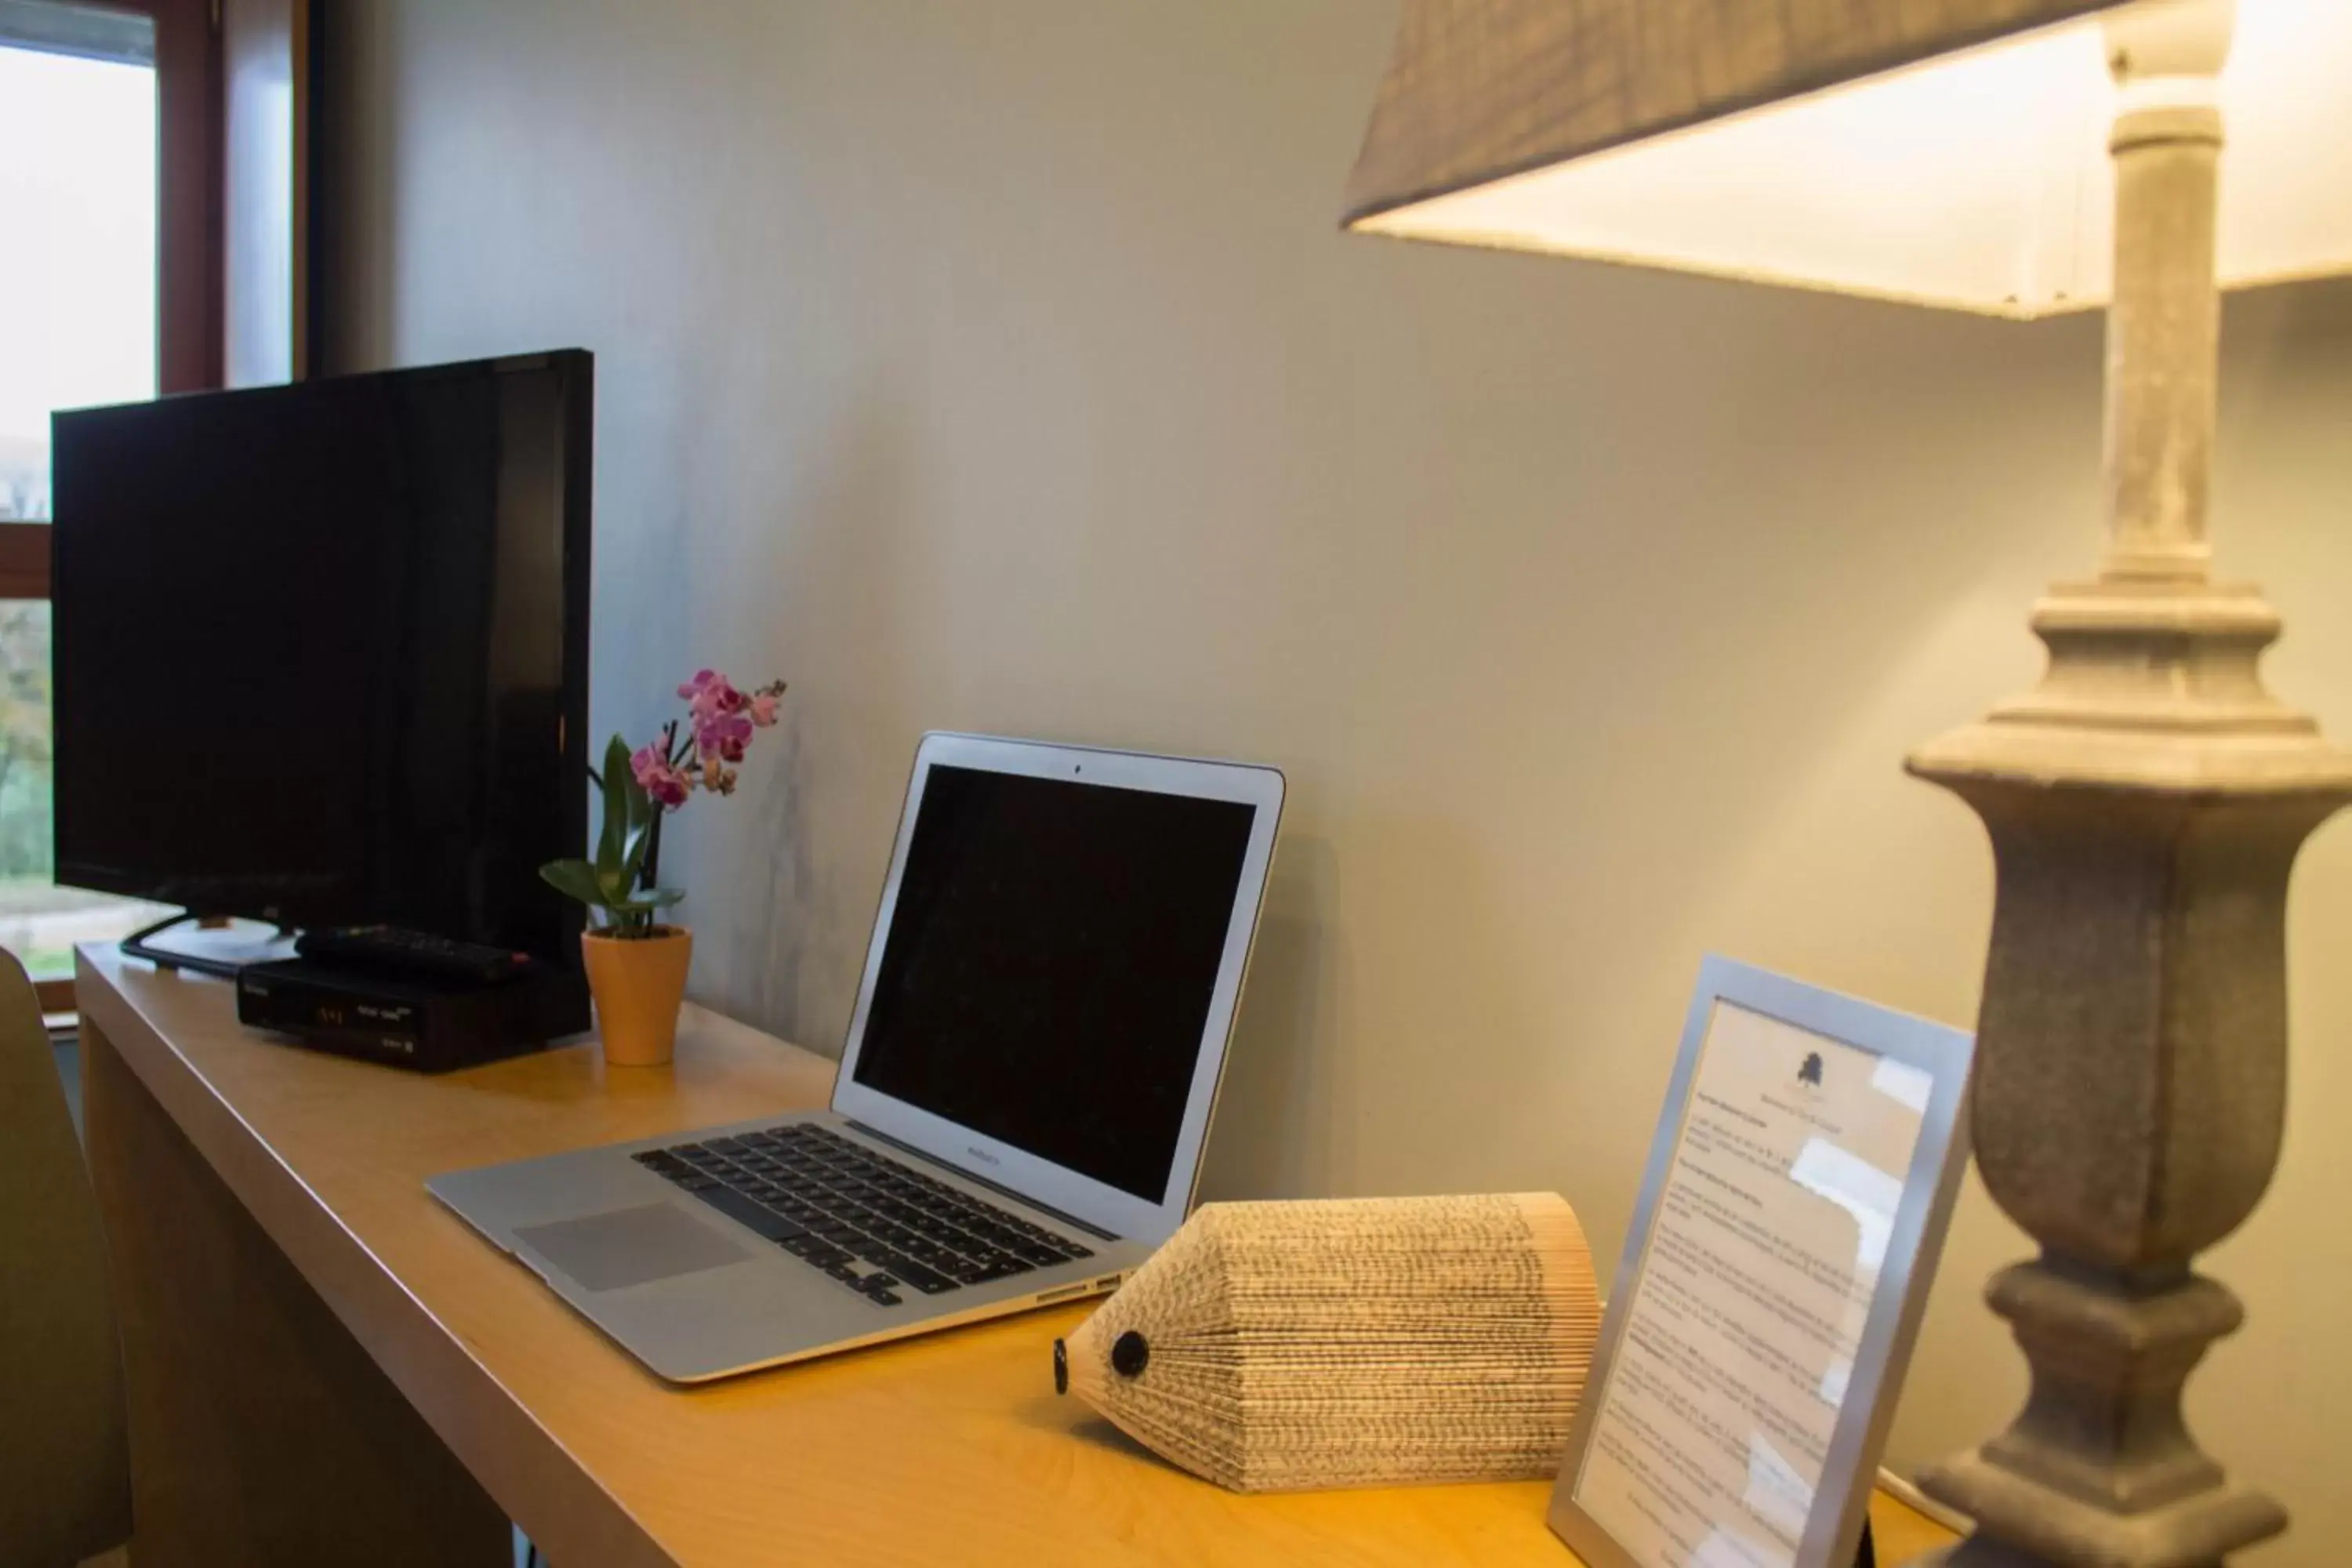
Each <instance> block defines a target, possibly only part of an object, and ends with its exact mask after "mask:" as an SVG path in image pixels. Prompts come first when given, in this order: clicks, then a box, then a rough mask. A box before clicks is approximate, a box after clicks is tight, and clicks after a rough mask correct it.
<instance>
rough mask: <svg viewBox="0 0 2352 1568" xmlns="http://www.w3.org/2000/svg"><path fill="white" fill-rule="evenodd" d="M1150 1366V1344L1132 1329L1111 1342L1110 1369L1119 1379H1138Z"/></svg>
mask: <svg viewBox="0 0 2352 1568" xmlns="http://www.w3.org/2000/svg"><path fill="white" fill-rule="evenodd" d="M1150 1364H1151V1342H1150V1341H1149V1340H1147V1339H1145V1338H1144V1337H1143V1336H1142V1335H1141V1334H1139V1333H1137V1332H1136V1331H1134V1330H1133V1329H1129V1330H1128V1331H1127V1332H1125V1333H1123V1334H1121V1335H1119V1336H1118V1339H1116V1340H1114V1341H1113V1342H1111V1347H1110V1369H1111V1371H1113V1372H1115V1373H1118V1375H1119V1376H1121V1377H1140V1376H1141V1375H1142V1374H1143V1369H1144V1368H1145V1367H1147V1366H1149V1365H1150Z"/></svg>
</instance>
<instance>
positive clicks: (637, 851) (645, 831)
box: [621, 822, 654, 888]
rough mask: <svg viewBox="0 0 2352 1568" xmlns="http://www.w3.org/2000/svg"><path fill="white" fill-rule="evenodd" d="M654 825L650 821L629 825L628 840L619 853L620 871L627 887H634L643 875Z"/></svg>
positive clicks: (652, 838) (652, 837) (651, 844)
mask: <svg viewBox="0 0 2352 1568" xmlns="http://www.w3.org/2000/svg"><path fill="white" fill-rule="evenodd" d="M653 842H654V827H653V824H652V823H650V822H635V823H631V824H630V825H629V842H628V845H627V847H625V849H624V850H623V852H622V855H621V872H622V875H623V876H624V877H625V879H627V885H628V886H629V887H632V888H634V887H635V886H636V885H637V881H638V879H640V878H641V877H643V876H644V875H645V869H646V851H647V850H649V849H651V848H652V847H653Z"/></svg>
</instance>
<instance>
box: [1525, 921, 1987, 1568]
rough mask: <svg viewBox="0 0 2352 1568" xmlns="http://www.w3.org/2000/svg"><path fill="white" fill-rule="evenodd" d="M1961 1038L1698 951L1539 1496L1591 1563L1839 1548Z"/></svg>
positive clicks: (1955, 1087)
mask: <svg viewBox="0 0 2352 1568" xmlns="http://www.w3.org/2000/svg"><path fill="white" fill-rule="evenodd" d="M1973 1047H1974V1040H1973V1038H1972V1037H1970V1036H1969V1035H1966V1034H1963V1033H1961V1032H1960V1031H1958V1030H1956V1029H1950V1028H1947V1027H1945V1026H1942V1025H1940V1024H1931V1023H1928V1022H1927V1021H1926V1020H1925V1019H1920V1018H1914V1017H1910V1016H1906V1015H1904V1014H1900V1013H1892V1012H1888V1011H1886V1010H1885V1009H1884V1008H1881V1007H1874V1006H1872V1005H1869V1004H1868V1003H1864V1002H1857V1001H1854V1000H1853V999H1852V998H1851V997H1846V996H1840V995H1836V994H1832V993H1830V992H1825V991H1817V990H1815V989H1813V988H1812V987H1811V986H1808V985H1802V984H1798V983H1797V982H1795V981H1793V980H1789V979H1785V978H1783V977H1781V976H1780V975H1776V974H1769V973H1764V972H1763V971H1761V970H1756V969H1750V968H1748V967H1747V966H1745V965H1743V964H1738V963H1731V962H1729V961H1728V960H1725V959H1720V958H1710V959H1708V960H1707V961H1706V966H1705V967H1704V968H1703V969H1702V970H1701V971H1700V973H1699V982H1698V992H1697V994H1696V995H1695V996H1694V997H1693V998H1692V1000H1691V1008H1690V1016H1689V1021H1688V1022H1687V1023H1686V1024H1685V1026H1684V1030H1683V1043H1682V1052H1681V1055H1680V1056H1679V1057H1678V1058H1676V1060H1675V1075H1674V1082H1673V1087H1672V1088H1671V1089H1669V1090H1668V1092H1667V1095H1666V1108H1665V1113H1664V1115H1663V1116H1662V1117H1661V1118H1660V1119H1659V1121H1658V1133H1657V1137H1656V1139H1655V1141H1654V1142H1653V1143H1652V1145H1651V1149H1650V1163H1649V1166H1648V1169H1647V1171H1646V1172H1645V1173H1643V1178H1642V1195H1641V1201H1640V1203H1639V1205H1637V1207H1636V1208H1635V1210H1634V1214H1633V1229H1632V1231H1631V1233H1630V1234H1629V1235H1628V1236H1627V1237H1626V1242H1625V1252H1624V1257H1623V1258H1622V1261H1621V1262H1620V1263H1619V1264H1618V1266H1617V1278H1616V1282H1615V1288H1614V1290H1613V1291H1612V1296H1611V1299H1610V1302H1609V1310H1608V1315H1607V1317H1606V1319H1605V1320H1604V1321H1603V1323H1602V1325H1601V1344H1600V1349H1599V1352H1598V1353H1597V1354H1596V1355H1595V1357H1594V1359H1593V1363H1592V1371H1591V1377H1590V1378H1589V1379H1588V1380H1587V1382H1586V1384H1585V1394H1584V1399H1583V1402H1582V1403H1581V1405H1580V1406H1579V1407H1578V1409H1577V1412H1576V1419H1575V1422H1574V1425H1573V1426H1571V1428H1570V1434H1569V1443H1568V1456H1567V1458H1566V1459H1565V1461H1564V1462H1563V1463H1562V1465H1561V1468H1560V1475H1559V1488H1558V1489H1557V1490H1555V1491H1554V1492H1553V1494H1552V1505H1551V1524H1552V1528H1553V1530H1555V1531H1558V1532H1559V1535H1560V1537H1561V1538H1562V1539H1563V1540H1565V1541H1566V1542H1568V1543H1569V1545H1570V1546H1571V1547H1573V1548H1574V1549H1575V1550H1576V1552H1577V1553H1578V1554H1579V1555H1580V1556H1581V1557H1582V1558H1583V1559H1584V1560H1585V1562H1586V1563H1590V1564H1591V1568H1850V1564H1852V1563H1853V1558H1854V1551H1855V1546H1856V1542H1857V1541H1858V1540H1859V1538H1860V1535H1861V1532H1862V1527H1863V1521H1864V1516H1865V1511H1866V1510H1867V1507H1868V1504H1869V1500H1870V1489H1871V1483H1872V1481H1873V1479H1874V1477H1875V1476H1876V1473H1877V1464H1878V1453H1879V1447H1880V1444H1881V1443H1882V1442H1883V1440H1884V1439H1885V1432H1886V1422H1887V1419H1888V1417H1889V1416H1890V1415H1892V1414H1893V1412H1894V1397H1893V1395H1894V1393H1895V1389H1896V1387H1897V1386H1898V1385H1899V1384H1900V1382H1901V1379H1902V1373H1903V1367H1904V1364H1905V1363H1906V1360H1907V1358H1908V1357H1909V1355H1910V1352H1911V1342H1912V1337H1913V1335H1914V1334H1915V1333H1916V1331H1917V1329H1918V1326H1919V1314H1920V1311H1921V1310H1922V1308H1923V1307H1924V1306H1925V1305H1926V1298H1927V1282H1928V1280H1929V1279H1930V1277H1931V1276H1932V1275H1933V1273H1934V1271H1935V1262H1936V1257H1937V1252H1938V1250H1939V1249H1940V1248H1941V1247H1942V1246H1943V1240H1944V1227H1945V1225H1946V1223H1947V1222H1948V1220H1949V1219H1950V1217H1951V1212H1952V1200H1953V1197H1954V1195H1955V1194H1957V1193H1958V1190H1959V1179H1960V1173H1961V1171H1962V1169H1963V1168H1964V1167H1965V1166H1966V1164H1967V1150H1966V1148H1965V1146H1964V1142H1963V1138H1962V1132H1961V1126H1962V1119H1961V1114H1960V1112H1961V1107H1962V1104H1963V1102H1964V1101H1965V1100H1966V1098H1967V1090H1968V1073H1969V1057H1970V1054H1971V1052H1972V1050H1973Z"/></svg>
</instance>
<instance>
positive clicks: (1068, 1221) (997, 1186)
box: [842, 1116, 1127, 1241]
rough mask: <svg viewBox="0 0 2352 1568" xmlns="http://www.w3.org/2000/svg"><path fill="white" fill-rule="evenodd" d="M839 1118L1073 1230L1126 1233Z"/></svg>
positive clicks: (1101, 1235) (1104, 1235) (1107, 1235)
mask: <svg viewBox="0 0 2352 1568" xmlns="http://www.w3.org/2000/svg"><path fill="white" fill-rule="evenodd" d="M842 1120H843V1121H845V1122H847V1123H849V1125H850V1126H852V1127H855V1128H856V1129H857V1131H860V1132H863V1133H865V1134H866V1136H867V1137H868V1138H871V1139H873V1140H874V1141H875V1142H877V1143H887V1144H888V1145H890V1147H891V1148H893V1149H896V1150H898V1152H900V1153H902V1154H908V1155H911V1156H912V1157H914V1158H915V1159H918V1160H920V1161H921V1162H922V1163H924V1164H926V1165H936V1166H937V1167H939V1168H940V1170H942V1171H945V1172H947V1173H949V1174H950V1175H953V1176H961V1177H962V1178H963V1179H964V1180H965V1181H967V1182H976V1183H978V1184H980V1185H982V1186H983V1187H986V1188H987V1189H988V1190H989V1191H990V1192H992V1193H1001V1194H1003V1195H1004V1196H1006V1197H1008V1198H1011V1199H1012V1200H1013V1202H1014V1203H1016V1204H1020V1205H1023V1206H1024V1207H1026V1208H1033V1209H1035V1210H1036V1211H1037V1212H1038V1213H1039V1214H1042V1215H1052V1216H1053V1217H1054V1218H1055V1219H1057V1220H1060V1221H1061V1222H1062V1223H1063V1224H1064V1225H1066V1226H1070V1227H1071V1228H1072V1229H1074V1230H1083V1231H1085V1232H1086V1233H1087V1235H1088V1236H1091V1237H1096V1238H1097V1239H1098V1240H1102V1241H1124V1240H1126V1239H1127V1238H1126V1237H1122V1236H1115V1235H1113V1234H1112V1233H1111V1232H1109V1231H1107V1230H1105V1229H1104V1228H1103V1227H1102V1226H1098V1225H1089V1224H1087V1222H1086V1221H1085V1220H1082V1219H1080V1218H1079V1217H1078V1216H1077V1215H1074V1214H1064V1213H1063V1212H1062V1211H1061V1210H1060V1209H1057V1208H1055V1206H1054V1205H1051V1204H1041V1203H1039V1202H1038V1201H1037V1200H1036V1199H1035V1198H1033V1197H1031V1196H1030V1195H1029V1194H1027V1193H1022V1192H1015V1191H1014V1190H1013V1189H1012V1188H1011V1187H1008V1186H1006V1185H1005V1184H1003V1183H1002V1182H992V1181H990V1180H989V1179H988V1178H987V1177H986V1176H982V1175H976V1174H974V1173H971V1172H970V1171H967V1170H965V1169H964V1168H963V1167H962V1166H961V1165H955V1164H950V1163H948V1162H947V1161H945V1160H942V1159H940V1157H939V1156H938V1155H936V1154H927V1153H925V1152H923V1151H922V1150H920V1149H918V1148H916V1147H915V1146H914V1145H913V1144H912V1143H909V1142H907V1141H906V1140H904V1139H903V1138H893V1137H891V1136H890V1134H888V1133H887V1132H885V1131H882V1130H881V1129H880V1128H878V1127H868V1126H867V1125H866V1123H864V1122H863V1121H858V1120H857V1119H856V1117H854V1116H845V1117H843V1118H842Z"/></svg>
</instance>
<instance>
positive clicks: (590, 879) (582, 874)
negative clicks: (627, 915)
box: [539, 860, 606, 909]
mask: <svg viewBox="0 0 2352 1568" xmlns="http://www.w3.org/2000/svg"><path fill="white" fill-rule="evenodd" d="M539 875H540V879H541V881H544V882H545V883H546V884H547V885H548V886H549V887H551V888H553V889H555V890H556V891H557V892H559V893H562V895H564V896H565V897H566V898H572V899H577V900H580V901H581V902H582V903H583V904H586V905H589V906H590V907H591V908H595V909H601V908H604V905H605V903H606V900H605V898H604V886H603V884H602V883H600V882H598V880H597V879H596V868H594V867H593V866H591V865H590V864H588V862H587V861H585V860H551V861H549V862H548V863H547V864H546V865H544V866H541V868H539Z"/></svg>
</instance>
